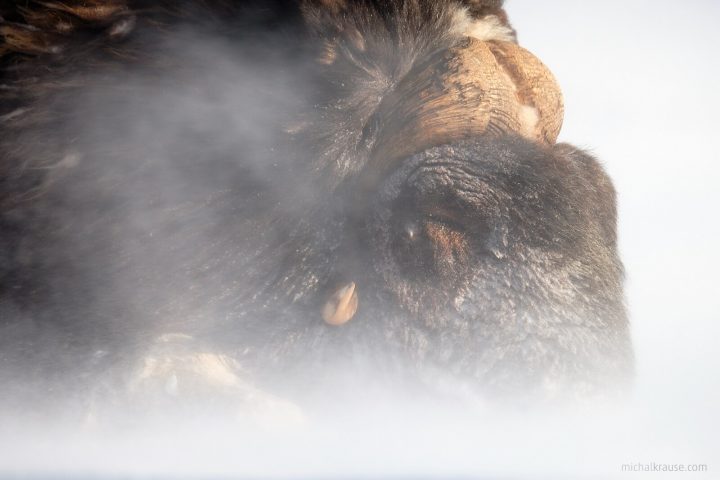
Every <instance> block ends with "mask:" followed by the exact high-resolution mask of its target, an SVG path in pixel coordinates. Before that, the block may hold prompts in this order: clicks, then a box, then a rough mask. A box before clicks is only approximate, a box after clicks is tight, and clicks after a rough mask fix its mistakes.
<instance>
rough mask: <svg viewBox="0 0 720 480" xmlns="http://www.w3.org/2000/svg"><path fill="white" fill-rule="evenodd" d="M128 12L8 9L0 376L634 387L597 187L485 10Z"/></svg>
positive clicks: (520, 53) (512, 390) (534, 63)
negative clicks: (2, 367)
mask: <svg viewBox="0 0 720 480" xmlns="http://www.w3.org/2000/svg"><path fill="white" fill-rule="evenodd" d="M279 3H282V2H279ZM144 7H147V6H146V5H144V3H143V2H140V1H138V2H131V1H128V2H124V1H122V2H121V1H119V0H118V1H117V2H110V3H103V4H102V5H101V4H100V3H97V4H96V3H94V2H65V3H62V4H60V3H57V4H55V3H38V4H37V5H34V4H33V6H30V7H27V8H21V9H16V10H8V11H5V12H3V16H4V17H5V22H4V23H2V24H1V25H0V32H2V35H3V37H4V40H5V43H4V44H3V46H2V48H0V52H2V54H3V55H4V56H3V68H4V70H3V75H4V77H3V91H2V96H0V106H2V108H3V111H2V112H0V115H2V116H1V117H0V134H1V137H0V148H1V150H0V155H1V157H0V168H2V172H3V180H2V181H1V182H0V205H1V206H2V212H0V215H1V217H0V218H1V219H0V222H2V225H3V229H4V231H5V232H8V233H7V235H4V237H5V238H4V239H3V240H2V242H0V249H2V255H3V257H2V258H3V262H2V264H0V268H2V270H0V288H1V290H0V293H2V295H3V297H2V303H1V304H0V305H1V306H2V309H3V311H4V312H7V315H6V317H7V318H9V319H10V320H8V321H7V322H6V325H5V326H4V327H3V328H4V330H3V332H4V336H5V340H3V343H2V344H0V347H2V349H3V350H4V351H5V352H7V355H8V357H9V358H11V359H12V362H11V363H10V364H11V365H12V368H10V367H8V368H7V369H6V370H7V372H6V373H5V375H8V379H9V380H6V383H7V382H11V383H12V384H13V385H18V391H21V392H23V393H22V394H23V395H25V394H28V392H29V394H30V395H32V394H33V392H35V391H36V390H37V388H38V384H40V383H42V384H47V383H48V382H50V383H53V384H56V385H59V387H58V388H63V389H65V390H71V391H73V392H75V393H77V392H81V393H82V395H87V394H88V391H90V390H93V391H94V390H97V389H96V386H97V382H98V381H99V382H100V383H101V384H102V385H103V387H102V389H105V390H107V388H108V384H110V385H111V386H110V387H109V388H110V390H109V391H111V392H113V393H112V395H113V396H115V397H117V396H118V395H124V394H119V393H118V392H119V391H131V392H134V393H132V394H133V395H135V394H136V392H146V391H147V390H148V388H147V385H151V384H158V383H157V382H155V380H156V379H157V378H161V379H162V380H161V382H160V383H159V384H160V385H162V386H163V387H162V388H160V390H159V392H160V393H159V394H160V395H161V396H162V395H165V394H168V395H170V394H172V395H171V396H176V394H177V392H178V391H179V390H178V389H180V391H181V390H182V388H180V387H178V382H180V385H181V386H182V387H183V388H185V391H188V389H189V390H192V391H197V390H198V389H200V390H202V388H200V387H199V386H198V385H204V386H205V387H206V386H207V385H212V386H214V387H213V388H215V387H218V385H219V386H221V387H222V388H225V389H228V388H229V389H230V391H231V392H235V393H237V391H243V392H247V391H248V389H255V388H262V389H263V390H264V391H269V392H273V393H275V394H277V395H281V396H284V397H286V398H291V399H293V400H296V401H301V400H299V399H302V398H305V396H306V395H307V394H308V392H317V391H327V390H332V387H330V385H336V384H337V383H338V382H340V383H344V382H351V383H354V384H355V385H356V386H357V385H367V384H368V383H380V384H384V385H387V386H391V385H396V384H398V383H400V384H407V385H413V386H415V387H420V388H421V389H422V390H423V391H430V392H432V391H434V390H436V387H437V385H438V384H439V383H442V382H441V381H440V380H439V379H443V380H446V379H451V380H452V382H456V383H458V384H462V385H466V386H469V388H471V389H472V391H474V392H476V393H477V394H478V395H480V396H486V397H491V398H497V397H498V396H499V397H500V398H503V399H520V398H527V396H528V394H530V396H531V398H548V397H553V396H555V395H557V394H567V393H570V394H572V395H575V394H578V393H579V394H595V393H598V392H606V391H608V390H612V389H613V388H614V386H615V385H616V384H617V382H619V381H622V380H623V379H624V378H626V377H627V376H628V374H629V372H630V370H631V356H632V355H631V348H630V342H629V334H628V325H627V320H626V316H625V310H624V307H623V294H622V266H621V263H620V260H619V258H618V254H617V241H616V232H615V225H616V213H615V193H614V190H613V187H612V184H611V182H610V180H609V178H608V177H607V175H606V174H605V173H604V171H603V169H602V167H601V166H600V164H599V163H598V162H597V160H595V159H594V158H593V157H592V156H591V155H589V154H588V153H586V152H583V151H581V150H579V149H577V148H575V147H573V146H571V145H568V144H557V143H556V139H557V136H558V134H559V131H560V126H561V123H562V114H563V105H562V97H561V93H560V89H559V87H558V85H557V83H556V81H555V79H554V78H553V76H552V74H551V73H550V72H549V70H548V69H547V68H546V67H545V66H544V65H543V64H542V63H541V62H540V61H539V60H538V59H537V58H536V57H535V56H533V55H532V54H531V53H529V52H528V51H527V50H525V49H523V48H522V47H520V46H518V45H517V43H516V40H515V32H514V30H513V29H512V28H511V27H510V25H509V23H508V22H507V17H506V15H505V13H504V11H503V10H502V8H501V2H493V1H488V2H483V1H471V2H454V1H441V2H424V1H420V0H405V1H402V2H384V1H362V2H343V1H319V2H316V1H306V2H302V3H301V4H294V3H291V4H289V5H285V4H283V5H281V7H282V8H280V9H275V10H273V8H275V7H277V5H275V4H273V5H272V6H263V5H261V4H258V5H255V4H253V3H252V2H251V3H248V4H247V5H244V6H232V5H228V4H225V3H224V2H217V3H214V2H197V4H194V3H192V2H190V3H188V4H187V5H185V4H183V6H182V7H178V6H174V5H171V4H169V3H168V4H167V5H166V4H165V3H163V2H159V3H157V4H155V5H154V6H153V8H144ZM189 25H190V26H191V27H190V26H189ZM188 32H190V33H188ZM88 38H92V39H93V40H92V42H90V43H88V41H87V39H88ZM208 39H210V40H208ZM199 45H204V47H202V48H200V47H199ZM207 45H210V47H209V48H208V47H207ZM209 52H212V53H209ZM156 338H160V339H162V340H161V341H160V342H159V343H158V342H157V341H155V340H154V339H156ZM28 342H30V343H32V342H40V344H42V345H43V351H44V352H45V353H44V354H39V353H38V352H37V351H36V350H34V349H32V348H31V347H29V346H28V345H29V343H28ZM179 344H182V346H178V345H179ZM158 345H160V346H158ZM178 352H180V353H178ZM48 358H50V359H52V361H51V363H52V365H48V364H47V362H48ZM10 364H9V365H10ZM18 372H30V373H29V374H28V373H25V374H22V375H19V374H18ZM108 372H110V373H108ZM78 375H79V376H80V377H81V378H85V379H87V380H83V381H82V382H80V385H78V382H74V381H73V382H68V381H67V378H68V377H69V376H75V377H76V376H78ZM20 377H22V379H20ZM108 378H112V379H113V380H111V381H107V380H106V379H108ZM178 378H180V380H178ZM185 378H189V379H192V380H190V381H186V380H183V379H185ZM98 379H100V380H98ZM173 379H174V380H173ZM153 382H154V383H153ZM21 384H22V385H23V386H22V388H21V387H19V385H21ZM187 385H192V386H191V387H188V386H187ZM205 387H203V388H205ZM213 388H211V389H210V392H211V393H209V394H208V395H211V396H212V395H214V393H212V392H214V391H215V390H213ZM235 393H233V394H235ZM311 396H312V395H311Z"/></svg>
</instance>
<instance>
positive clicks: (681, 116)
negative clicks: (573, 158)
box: [507, 0, 720, 478]
mask: <svg viewBox="0 0 720 480" xmlns="http://www.w3.org/2000/svg"><path fill="white" fill-rule="evenodd" d="M507 7H508V10H509V14H510V18H511V20H512V21H513V23H514V26H515V27H516V29H517V31H518V33H519V39H520V42H521V44H522V45H523V46H525V47H526V48H528V49H529V50H531V51H533V52H534V53H536V54H537V55H538V56H539V57H540V58H541V59H542V60H543V61H544V62H545V63H546V64H547V65H548V66H549V67H550V68H551V70H553V72H554V73H555V75H556V76H557V78H558V80H559V83H560V85H561V86H562V88H563V91H564V94H565V103H566V115H565V123H564V126H563V130H562V133H561V135H560V139H561V140H563V141H567V142H571V143H575V144H578V145H580V146H583V147H586V148H589V149H591V150H592V151H594V152H595V153H596V154H597V155H598V157H599V158H600V159H601V160H602V161H603V163H604V164H605V166H606V168H607V170H608V171H609V173H610V174H611V176H612V177H613V180H614V181H615V186H616V188H617V190H618V198H619V214H620V225H619V232H620V241H621V250H622V254H623V258H624V261H625V265H626V269H627V297H628V304H629V306H630V312H631V320H632V323H633V333H634V342H635V347H636V355H637V392H636V394H637V398H636V401H637V404H638V407H639V409H640V411H642V412H644V413H646V414H647V416H648V418H647V419H646V421H647V422H648V423H651V424H654V428H657V432H659V433H658V434H657V435H653V434H652V433H651V432H648V441H647V442H648V444H652V446H650V445H646V446H648V447H649V448H650V451H651V452H658V455H659V456H655V457H654V460H655V461H660V459H661V458H664V459H665V460H666V461H670V460H673V459H674V460H676V461H682V458H681V457H683V456H686V457H687V456H692V455H693V454H697V455H699V456H701V457H702V456H703V455H704V454H701V453H700V452H714V458H708V457H705V458H704V461H705V462H707V463H709V464H710V467H711V470H710V474H709V475H708V476H707V477H702V476H698V475H701V474H695V475H696V476H695V477H693V478H720V441H719V440H718V433H717V432H719V431H720V349H719V348H718V346H717V345H718V341H719V340H720V286H719V285H718V272H719V271H720V226H719V224H720V221H719V219H720V215H718V213H717V210H718V207H720V188H719V187H720V153H718V152H719V151H720V150H719V149H718V147H717V143H718V136H719V132H718V128H719V127H720V116H718V112H720V94H719V93H718V85H720V81H719V80H718V77H719V76H720V54H718V51H717V50H718V48H720V28H719V27H718V25H720V2H718V1H714V0H705V1H701V0H695V1H687V2H672V1H668V0H660V1H658V0H652V1H650V0H633V1H617V0H616V1H596V2H578V1H571V0H558V1H549V2H538V1H536V0H508V2H507ZM641 451H642V450H641V449H640V447H639V448H638V454H637V455H636V456H638V457H642V456H643V455H641V454H640V452H641ZM660 452H662V454H660ZM630 453H631V455H630V456H632V452H630ZM706 454H709V453H706ZM645 457H647V456H645ZM638 460H640V459H638ZM647 460H648V461H650V460H652V459H647ZM713 464H714V469H713ZM713 471H714V473H713ZM673 478H678V477H676V476H674V477H673Z"/></svg>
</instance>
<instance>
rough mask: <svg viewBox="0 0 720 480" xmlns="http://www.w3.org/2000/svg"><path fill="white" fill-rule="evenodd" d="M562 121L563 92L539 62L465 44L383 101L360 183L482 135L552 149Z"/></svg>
mask: <svg viewBox="0 0 720 480" xmlns="http://www.w3.org/2000/svg"><path fill="white" fill-rule="evenodd" d="M562 118H563V101H562V94H561V92H560V88H559V86H558V84H557V82H556V80H555V78H554V77H553V75H552V73H551V72H550V70H549V69H548V68H547V67H546V66H545V65H543V64H542V63H541V62H540V60H538V59H537V57H535V56H534V55H532V54H531V53H530V52H528V51H527V50H525V49H524V48H522V47H520V46H518V45H517V44H515V43H511V42H501V41H479V40H476V39H472V38H468V39H467V40H466V41H464V42H463V43H462V44H460V45H458V46H456V47H453V48H450V49H448V50H444V51H441V52H438V53H437V54H435V55H434V56H432V57H430V58H429V59H428V60H427V61H425V62H423V63H421V64H418V65H416V66H415V67H414V68H413V69H412V70H411V71H410V72H409V73H408V74H407V75H406V76H405V77H404V78H403V80H402V81H401V82H400V83H399V84H398V85H397V87H396V88H395V90H394V91H393V92H391V93H390V94H388V95H387V96H386V97H385V98H384V99H383V101H382V102H381V104H380V105H379V107H378V109H377V111H376V113H375V119H374V121H375V123H376V125H375V126H376V128H377V131H378V132H379V133H378V135H379V138H378V141H377V143H376V144H375V148H374V150H373V153H372V157H371V159H370V162H369V164H368V165H367V167H366V171H365V172H364V173H363V174H362V175H363V177H365V181H363V182H362V183H366V182H367V181H369V182H370V183H373V184H374V181H373V179H377V178H380V177H382V176H383V175H384V173H385V172H387V171H388V170H390V169H392V168H393V165H395V164H396V163H397V161H398V160H399V159H402V158H405V157H407V156H409V155H413V154H415V153H417V152H420V151H422V150H424V149H426V148H429V147H432V146H435V145H442V144H445V143H449V142H452V141H457V140H461V139H464V138H468V137H472V136H477V135H480V134H485V135H488V134H489V135H503V134H508V133H516V134H519V135H522V136H524V137H527V138H529V139H532V140H534V141H537V142H542V143H548V144H552V143H554V142H555V140H556V139H557V136H558V134H559V132H560V127H561V125H562Z"/></svg>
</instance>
